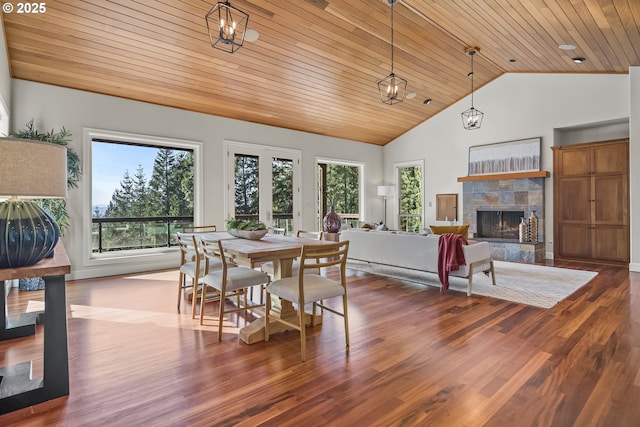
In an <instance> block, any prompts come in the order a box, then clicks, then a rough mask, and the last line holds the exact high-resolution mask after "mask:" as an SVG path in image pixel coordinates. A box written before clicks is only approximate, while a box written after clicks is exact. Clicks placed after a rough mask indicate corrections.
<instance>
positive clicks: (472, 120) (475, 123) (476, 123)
mask: <svg viewBox="0 0 640 427" xmlns="http://www.w3.org/2000/svg"><path fill="white" fill-rule="evenodd" d="M478 52H480V49H478V48H477V47H475V48H472V49H470V50H468V51H467V54H468V55H469V56H470V57H471V72H470V73H469V75H470V76H471V108H469V109H468V110H466V111H464V112H463V113H462V126H464V128H465V129H467V130H473V129H480V125H482V119H483V117H484V113H483V112H482V111H480V110H477V109H476V108H474V106H473V56H474V55H475V54H476V53H478Z"/></svg>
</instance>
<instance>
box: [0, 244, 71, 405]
mask: <svg viewBox="0 0 640 427" xmlns="http://www.w3.org/2000/svg"><path fill="white" fill-rule="evenodd" d="M70 272H71V266H70V264H69V258H68V257H67V253H66V252H65V250H64V246H63V245H62V243H61V242H58V244H57V246H56V248H55V251H54V255H53V258H47V259H44V260H42V261H40V262H39V263H37V264H35V265H32V266H28V267H20V268H4V269H0V284H2V285H3V286H2V291H3V299H4V301H3V304H2V308H1V309H0V315H1V317H2V318H1V319H0V341H5V340H11V339H17V338H19V337H23V336H27V335H32V334H34V333H35V320H36V316H32V317H31V321H32V323H31V324H28V323H26V322H25V321H24V318H25V317H24V316H23V318H22V319H21V320H20V321H19V322H14V323H12V322H11V321H9V319H8V316H7V301H6V296H5V295H6V292H5V283H6V281H9V280H13V279H26V278H31V277H42V278H43V279H44V282H45V291H44V300H45V301H44V316H42V317H43V319H44V374H43V377H42V378H38V379H31V361H28V362H24V363H19V364H17V365H14V366H8V367H0V414H5V413H7V412H11V411H15V410H17V409H20V408H26V407H28V406H32V405H35V404H38V403H42V402H46V401H47V400H51V399H55V398H58V397H62V396H66V395H68V394H69V354H68V348H67V304H66V296H65V278H64V275H65V274H68V273H70Z"/></svg>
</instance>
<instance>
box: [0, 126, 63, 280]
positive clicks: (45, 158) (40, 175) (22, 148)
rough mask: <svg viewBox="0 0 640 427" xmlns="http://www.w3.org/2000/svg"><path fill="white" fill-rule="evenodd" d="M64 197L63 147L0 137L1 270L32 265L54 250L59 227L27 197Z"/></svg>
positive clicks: (58, 235)
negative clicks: (2, 200)
mask: <svg viewBox="0 0 640 427" xmlns="http://www.w3.org/2000/svg"><path fill="white" fill-rule="evenodd" d="M66 195H67V149H66V147H64V146H62V145H58V144H52V143H47V142H40V141H31V140H25V139H12V138H0V198H7V197H8V198H9V200H7V201H5V202H2V203H0V268H9V267H11V268H17V267H24V266H28V265H33V264H36V263H37V262H38V261H40V260H41V259H43V258H45V257H47V256H50V255H52V254H53V249H54V248H55V246H56V244H57V243H58V239H59V238H60V228H59V227H58V224H56V221H55V220H54V219H53V217H52V216H51V215H50V214H49V213H48V212H46V211H45V210H43V209H42V208H41V207H40V205H38V204H37V203H35V202H32V201H29V200H20V199H32V198H33V199H41V198H61V197H66Z"/></svg>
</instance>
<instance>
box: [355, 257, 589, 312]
mask: <svg viewBox="0 0 640 427" xmlns="http://www.w3.org/2000/svg"><path fill="white" fill-rule="evenodd" d="M494 265H495V270H496V285H495V286H493V285H492V284H491V278H490V277H488V276H486V275H484V274H482V273H480V274H475V275H474V276H473V288H472V292H473V294H474V295H484V296H489V297H493V298H498V299H502V300H507V301H513V302H517V303H521V304H527V305H532V306H536V307H541V308H551V307H553V306H554V305H555V304H557V303H558V302H560V301H562V300H563V299H565V298H566V297H568V296H569V295H571V294H572V293H574V292H575V291H577V290H578V289H580V288H581V287H582V286H584V285H586V284H587V283H588V282H589V281H590V280H591V279H593V278H594V277H596V276H597V275H598V273H597V272H595V271H584V270H571V269H568V268H557V267H547V266H541V265H532V264H520V263H515V262H505V261H494ZM347 267H348V268H351V269H353V270H360V271H366V272H368V273H373V274H377V275H381V276H388V277H393V278H396V279H399V280H406V281H410V282H415V283H420V284H423V285H428V286H435V287H438V288H439V287H440V280H439V279H438V275H437V274H436V273H427V272H423V271H418V270H410V269H406V268H400V267H393V266H389V265H383V264H374V263H367V262H362V261H355V260H349V262H348V263H347ZM467 284H468V281H467V279H463V278H460V277H455V276H450V277H449V289H450V290H453V291H460V292H465V293H466V292H467Z"/></svg>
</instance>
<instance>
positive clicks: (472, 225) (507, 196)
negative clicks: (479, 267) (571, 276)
mask: <svg viewBox="0 0 640 427" xmlns="http://www.w3.org/2000/svg"><path fill="white" fill-rule="evenodd" d="M462 205H463V212H462V218H463V223H464V224H469V232H470V234H471V233H476V232H477V223H476V211H477V210H478V209H479V210H518V211H524V214H525V217H527V218H529V216H530V215H531V212H533V211H535V212H536V215H537V217H538V243H535V244H534V243H519V242H515V241H514V242H510V241H490V242H489V243H490V246H491V256H492V257H493V258H494V259H497V260H503V261H516V262H526V263H535V262H539V261H542V260H544V257H545V253H544V251H545V249H544V228H545V227H544V222H545V221H544V178H516V179H504V180H502V179H499V180H488V181H467V182H463V183H462Z"/></svg>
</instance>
